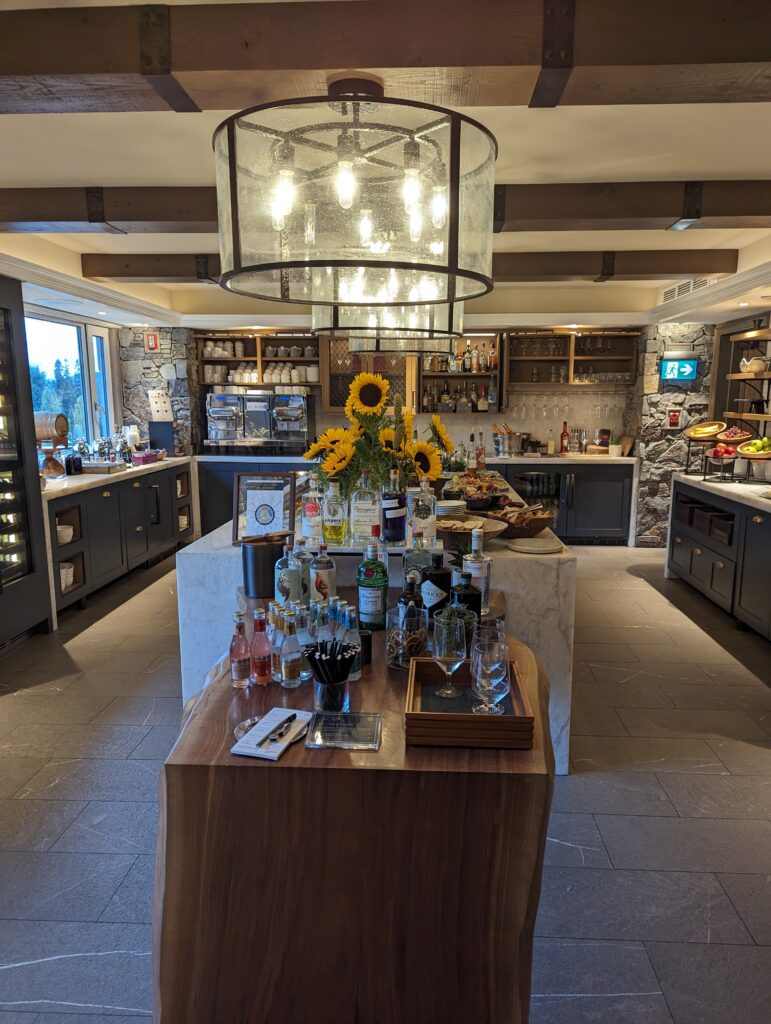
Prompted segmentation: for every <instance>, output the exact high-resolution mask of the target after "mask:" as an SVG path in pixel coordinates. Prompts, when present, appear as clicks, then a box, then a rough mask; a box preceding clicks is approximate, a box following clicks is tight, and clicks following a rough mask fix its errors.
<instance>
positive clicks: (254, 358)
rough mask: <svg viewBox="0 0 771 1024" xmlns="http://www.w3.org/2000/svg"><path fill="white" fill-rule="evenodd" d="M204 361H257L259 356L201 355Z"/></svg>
mask: <svg viewBox="0 0 771 1024" xmlns="http://www.w3.org/2000/svg"><path fill="white" fill-rule="evenodd" d="M201 362H202V363H256V362H257V356H201Z"/></svg>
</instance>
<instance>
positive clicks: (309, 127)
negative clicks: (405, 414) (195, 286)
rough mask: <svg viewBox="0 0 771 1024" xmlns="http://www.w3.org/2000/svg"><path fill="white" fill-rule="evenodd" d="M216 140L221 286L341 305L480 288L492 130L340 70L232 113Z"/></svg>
mask: <svg viewBox="0 0 771 1024" xmlns="http://www.w3.org/2000/svg"><path fill="white" fill-rule="evenodd" d="M214 154H215V169H216V180H217V202H218V213H219V233H220V255H221V262H222V276H221V278H220V284H221V285H222V287H223V288H226V289H228V290H230V291H233V292H238V293H240V294H244V295H250V296H254V297H258V298H262V299H268V300H274V301H275V300H280V301H284V302H301V303H310V304H317V305H320V304H321V305H344V306H351V305H366V306H404V305H417V304H423V303H451V302H456V301H457V302H462V301H463V300H465V299H470V298H474V297H475V296H478V295H483V294H484V293H485V292H488V291H490V289H491V288H492V279H491V271H492V231H493V193H494V170H495V159H496V155H497V144H496V141H495V138H494V137H493V135H492V134H491V133H490V132H489V131H488V130H487V129H486V128H485V127H484V126H482V125H481V124H479V123H478V122H476V121H473V120H472V119H470V118H468V117H466V116H465V115H462V114H459V113H457V112H456V111H453V110H446V109H444V108H443V107H437V106H433V105H431V104H424V103H415V102H413V101H411V100H400V99H391V98H384V97H383V92H382V87H381V86H379V85H378V84H377V83H374V82H370V81H362V80H359V79H346V80H344V81H339V82H336V83H333V84H332V85H330V88H329V93H328V94H327V95H326V96H315V97H310V98H306V99H296V100H284V101H281V102H278V103H268V104H263V105H261V106H257V107H251V108H250V109H248V110H242V111H241V112H240V113H237V114H234V115H232V116H231V117H229V118H227V120H225V121H223V122H222V124H221V125H219V127H218V128H217V129H216V131H215V133H214Z"/></svg>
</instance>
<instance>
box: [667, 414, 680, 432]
mask: <svg viewBox="0 0 771 1024" xmlns="http://www.w3.org/2000/svg"><path fill="white" fill-rule="evenodd" d="M669 425H670V427H672V428H673V429H674V428H676V427H679V426H680V410H679V409H670V410H669Z"/></svg>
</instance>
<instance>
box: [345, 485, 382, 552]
mask: <svg viewBox="0 0 771 1024" xmlns="http://www.w3.org/2000/svg"><path fill="white" fill-rule="evenodd" d="M350 522H351V542H352V543H353V544H356V545H358V544H361V545H362V546H364V545H366V544H369V541H370V537H371V536H372V527H373V526H375V525H380V497H379V495H378V493H377V491H376V490H375V488H374V487H372V486H371V485H370V482H369V473H367V472H366V471H365V472H364V473H363V474H362V478H361V483H360V484H359V486H358V487H357V488H356V490H355V491H354V492H353V494H352V495H351V520H350Z"/></svg>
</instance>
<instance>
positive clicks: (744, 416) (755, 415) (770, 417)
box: [723, 412, 771, 423]
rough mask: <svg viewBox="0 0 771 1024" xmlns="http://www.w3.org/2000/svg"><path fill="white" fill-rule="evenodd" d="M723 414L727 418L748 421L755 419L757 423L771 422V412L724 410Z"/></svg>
mask: <svg viewBox="0 0 771 1024" xmlns="http://www.w3.org/2000/svg"><path fill="white" fill-rule="evenodd" d="M723 416H724V417H725V418H726V419H727V420H747V421H748V422H750V421H754V422H757V423H769V422H771V412H724V413H723Z"/></svg>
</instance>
